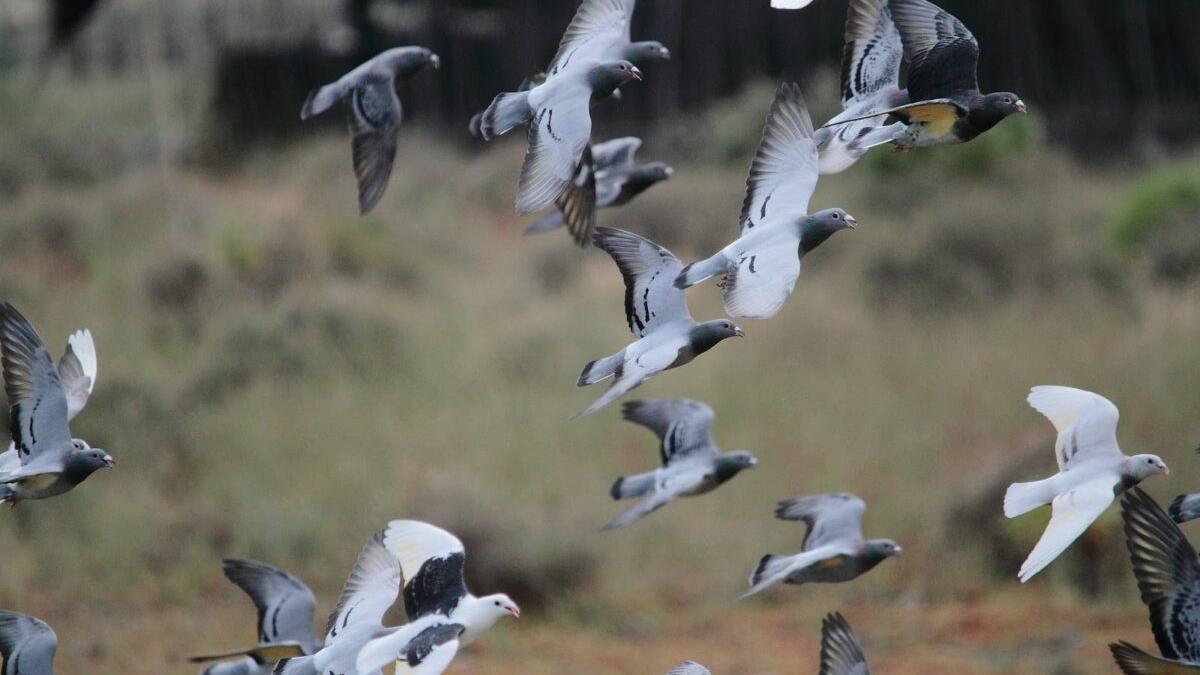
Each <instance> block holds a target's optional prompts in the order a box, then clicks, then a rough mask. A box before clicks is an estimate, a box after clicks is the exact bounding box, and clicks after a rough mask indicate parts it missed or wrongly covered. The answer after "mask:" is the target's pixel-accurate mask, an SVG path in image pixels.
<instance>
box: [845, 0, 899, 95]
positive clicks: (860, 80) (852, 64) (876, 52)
mask: <svg viewBox="0 0 1200 675" xmlns="http://www.w3.org/2000/svg"><path fill="white" fill-rule="evenodd" d="M903 60H904V43H903V42H902V41H901V40H900V31H899V30H897V28H896V23H895V22H894V21H892V12H891V10H890V9H888V3H887V0H850V7H849V9H848V10H847V12H846V42H845V46H844V47H843V48H842V106H843V107H846V106H847V105H848V104H851V103H854V102H858V101H864V100H866V99H869V98H871V97H872V96H874V95H875V94H877V93H878V92H879V91H880V90H882V89H885V88H888V87H898V86H899V84H900V63H901V62H902V61H903Z"/></svg>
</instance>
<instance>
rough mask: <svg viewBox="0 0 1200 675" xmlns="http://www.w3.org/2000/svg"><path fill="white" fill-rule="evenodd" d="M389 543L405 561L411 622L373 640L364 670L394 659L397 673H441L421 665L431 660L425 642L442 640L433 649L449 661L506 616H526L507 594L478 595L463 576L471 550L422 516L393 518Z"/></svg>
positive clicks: (364, 654)
mask: <svg viewBox="0 0 1200 675" xmlns="http://www.w3.org/2000/svg"><path fill="white" fill-rule="evenodd" d="M383 542H384V546H386V547H387V549H388V551H390V552H391V553H392V555H393V556H395V557H396V558H397V559H398V560H399V561H400V567H401V569H402V570H403V573H404V578H405V579H406V580H407V582H406V583H405V585H404V611H405V613H406V614H407V616H408V624H407V625H405V626H399V627H397V628H395V629H389V631H390V632H388V633H386V634H381V635H380V636H378V637H376V638H375V639H373V640H371V641H370V642H369V643H367V645H366V646H365V647H363V650H362V654H360V656H359V659H358V668H359V671H360V672H368V671H374V670H377V669H379V668H381V667H383V666H384V665H387V664H389V663H392V662H393V661H395V662H396V668H397V670H396V672H397V674H399V673H405V672H409V671H410V670H412V671H413V672H419V673H427V672H435V670H434V667H433V666H432V665H430V664H427V663H426V664H424V669H422V668H421V666H422V665H423V662H424V660H425V658H426V656H423V655H422V654H423V653H424V652H425V650H427V649H432V647H431V646H427V645H424V642H423V641H429V640H434V639H439V640H442V641H441V642H438V643H437V645H435V646H441V649H440V651H439V650H433V651H438V653H439V654H440V656H439V659H440V658H442V657H445V658H446V663H447V664H448V663H449V662H450V660H451V659H453V656H454V654H453V652H452V651H451V647H453V650H454V651H457V649H458V648H459V647H460V646H463V647H465V646H466V645H468V644H470V643H471V642H472V641H474V640H475V638H477V637H479V635H480V634H481V633H483V632H484V631H486V630H487V629H488V628H491V627H492V626H493V625H495V623H496V622H497V621H499V620H500V619H501V618H502V617H504V616H513V617H519V616H521V609H520V608H519V607H517V604H516V603H515V602H513V601H512V599H511V598H509V597H508V596H507V595H505V594H503V593H495V594H492V595H486V596H483V597H476V596H474V595H472V594H471V593H470V591H468V590H467V583H466V580H465V579H464V578H463V567H464V565H465V563H466V557H467V554H466V548H465V547H464V546H463V543H462V542H461V541H460V540H459V539H458V537H456V536H454V535H453V534H451V533H449V532H447V531H446V530H443V529H442V528H440V527H436V526H434V525H430V524H429V523H423V522H421V521H417V520H393V521H392V522H390V523H388V526H387V529H386V530H385V531H384V535H383ZM455 631H457V632H455ZM452 633H453V634H452ZM422 636H424V637H422ZM414 641H415V642H414ZM451 642H453V644H452V645H451ZM442 667H443V668H444V667H445V666H442ZM436 672H441V671H436Z"/></svg>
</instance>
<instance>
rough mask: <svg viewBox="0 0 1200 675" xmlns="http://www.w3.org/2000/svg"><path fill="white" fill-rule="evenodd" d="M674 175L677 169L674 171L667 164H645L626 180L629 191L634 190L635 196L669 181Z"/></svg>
mask: <svg viewBox="0 0 1200 675" xmlns="http://www.w3.org/2000/svg"><path fill="white" fill-rule="evenodd" d="M674 174H675V169H672V168H671V167H670V166H669V165H668V164H667V163H666V162H650V163H648V164H643V165H641V166H639V167H638V168H636V169H634V171H633V173H632V174H630V175H629V178H628V180H626V184H627V186H628V188H627V189H630V190H632V191H633V193H634V194H639V193H641V192H642V191H644V190H646V189H647V188H649V187H650V186H651V185H654V184H655V183H659V182H661V181H664V180H667V179H668V178H670V177H671V176H672V175H674Z"/></svg>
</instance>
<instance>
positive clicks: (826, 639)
mask: <svg viewBox="0 0 1200 675" xmlns="http://www.w3.org/2000/svg"><path fill="white" fill-rule="evenodd" d="M819 672H820V675H871V669H870V668H868V667H867V657H866V656H864V655H863V650H862V647H861V646H859V644H858V638H857V637H855V636H854V630H853V629H851V628H850V622H848V621H846V618H845V617H844V616H842V614H841V612H834V613H832V614H828V615H826V616H825V618H824V619H823V620H822V621H821V670H820V671H819Z"/></svg>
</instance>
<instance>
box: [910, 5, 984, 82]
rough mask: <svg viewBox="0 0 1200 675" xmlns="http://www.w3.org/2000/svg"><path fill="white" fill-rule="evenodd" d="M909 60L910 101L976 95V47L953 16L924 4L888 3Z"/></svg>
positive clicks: (976, 43) (977, 49) (963, 27)
mask: <svg viewBox="0 0 1200 675" xmlns="http://www.w3.org/2000/svg"><path fill="white" fill-rule="evenodd" d="M889 7H890V9H891V11H892V18H893V20H894V21H895V22H896V27H897V28H898V29H899V30H900V37H901V40H902V42H903V43H904V57H905V58H906V59H907V60H908V64H909V65H908V94H909V97H910V99H911V100H913V101H924V100H927V99H934V98H944V97H950V96H954V95H956V94H959V93H962V92H977V91H979V80H978V77H977V74H976V70H977V68H978V64H979V43H978V42H977V41H976V40H975V36H974V35H971V31H969V30H967V27H966V26H965V25H963V22H961V21H959V20H958V19H956V18H955V17H954V16H953V15H952V14H950V13H949V12H947V11H945V10H944V9H942V8H940V7H938V6H937V5H934V4H933V3H931V2H927V1H926V0H889Z"/></svg>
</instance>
